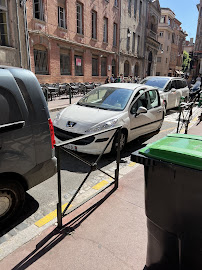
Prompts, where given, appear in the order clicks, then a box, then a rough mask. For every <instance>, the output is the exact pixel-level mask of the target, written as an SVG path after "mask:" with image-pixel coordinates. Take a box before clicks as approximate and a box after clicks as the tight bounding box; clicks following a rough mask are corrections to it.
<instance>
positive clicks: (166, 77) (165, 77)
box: [143, 76, 184, 80]
mask: <svg viewBox="0 0 202 270" xmlns="http://www.w3.org/2000/svg"><path fill="white" fill-rule="evenodd" d="M149 78H161V79H169V80H173V79H178V80H184V78H181V77H168V76H147V77H146V78H145V79H149ZM143 80H144V79H143Z"/></svg>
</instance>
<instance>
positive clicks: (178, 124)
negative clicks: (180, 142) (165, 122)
mask: <svg viewBox="0 0 202 270" xmlns="http://www.w3.org/2000/svg"><path fill="white" fill-rule="evenodd" d="M181 114H182V107H181V106H180V113H179V118H178V123H177V133H178V132H179V126H180V118H181Z"/></svg>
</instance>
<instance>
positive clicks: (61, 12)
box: [58, 7, 66, 28]
mask: <svg viewBox="0 0 202 270" xmlns="http://www.w3.org/2000/svg"><path fill="white" fill-rule="evenodd" d="M58 26H60V27H62V28H66V25H65V9H64V8H63V7H58Z"/></svg>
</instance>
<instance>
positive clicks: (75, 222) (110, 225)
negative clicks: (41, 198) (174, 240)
mask: <svg viewBox="0 0 202 270" xmlns="http://www.w3.org/2000/svg"><path fill="white" fill-rule="evenodd" d="M52 102H55V103H52V104H49V105H50V108H51V107H52V109H53V108H54V106H52V105H54V104H56V102H58V101H57V100H55V101H52ZM67 102H68V100H67ZM72 103H73V102H72ZM60 104H61V103H60ZM55 108H56V107H55ZM188 134H195V135H200V136H202V123H200V124H199V125H198V126H196V125H193V126H192V127H191V128H190V130H189V132H188ZM63 225H64V228H63V229H62V230H60V231H57V230H56V227H55V226H51V227H49V228H48V229H46V230H44V231H43V232H42V234H41V235H39V236H37V237H36V238H34V239H33V240H31V241H29V242H28V243H26V244H25V245H23V246H22V247H20V248H19V249H17V250H16V251H14V252H13V253H12V254H10V255H8V256H7V257H6V258H4V259H3V260H2V261H1V262H0V269H3V270H10V269H14V270H17V269H26V268H28V269H34V270H35V269H36V270H39V269H43V270H52V269H54V270H55V269H60V270H67V269H68V270H94V269H96V270H131V269H133V270H143V268H144V265H145V261H146V248H147V227H146V216H145V210H144V167H143V166H142V165H136V166H134V168H133V169H132V170H131V171H130V172H129V173H127V174H125V175H124V176H123V177H122V178H120V180H119V188H118V190H116V191H115V192H113V190H112V188H109V189H107V190H105V191H103V192H102V193H100V194H99V195H97V196H96V197H95V198H93V199H92V200H90V201H89V202H87V203H86V204H84V205H83V206H81V207H80V208H78V209H77V210H75V211H74V212H72V213H71V214H69V215H68V216H66V217H65V218H63Z"/></svg>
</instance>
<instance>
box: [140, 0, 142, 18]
mask: <svg viewBox="0 0 202 270" xmlns="http://www.w3.org/2000/svg"><path fill="white" fill-rule="evenodd" d="M141 17H142V1H140V6H139V22H141Z"/></svg>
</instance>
